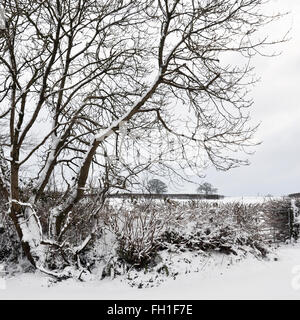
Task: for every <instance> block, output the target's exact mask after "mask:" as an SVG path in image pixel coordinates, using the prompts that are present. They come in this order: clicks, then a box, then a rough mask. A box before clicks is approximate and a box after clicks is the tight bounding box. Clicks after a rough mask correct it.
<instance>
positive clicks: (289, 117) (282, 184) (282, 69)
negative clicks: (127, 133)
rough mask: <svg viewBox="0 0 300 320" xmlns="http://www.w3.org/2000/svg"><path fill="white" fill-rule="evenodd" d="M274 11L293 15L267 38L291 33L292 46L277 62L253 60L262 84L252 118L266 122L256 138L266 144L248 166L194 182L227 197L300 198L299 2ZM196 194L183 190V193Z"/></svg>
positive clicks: (283, 2) (277, 0) (284, 0)
mask: <svg viewBox="0 0 300 320" xmlns="http://www.w3.org/2000/svg"><path fill="white" fill-rule="evenodd" d="M271 9H274V11H278V10H280V11H281V12H286V11H290V14H289V15H288V16H287V17H285V18H284V19H283V20H282V21H281V22H280V23H276V26H274V27H272V29H271V30H270V34H269V35H270V36H275V37H276V36H279V37H280V36H281V35H283V34H284V33H285V31H288V30H289V29H291V31H290V35H289V37H291V40H290V41H289V42H288V43H285V44H284V45H281V47H280V50H281V51H282V54H281V55H280V56H279V57H275V58H264V57H259V58H256V59H255V67H256V74H257V75H258V76H259V77H261V81H260V82H259V83H258V84H257V85H256V87H255V89H254V90H253V92H252V97H253V98H254V106H253V109H252V118H253V120H255V121H258V122H259V121H261V122H262V123H261V126H260V128H259V130H258V132H257V134H256V138H257V139H258V140H260V141H262V142H263V143H262V144H261V145H260V146H257V147H256V153H255V155H253V156H249V160H250V162H251V164H250V166H247V167H241V168H236V169H232V170H231V171H228V172H216V170H214V169H209V170H208V171H206V178H205V179H203V180H199V179H198V180H196V181H198V182H203V181H204V180H205V181H209V182H211V183H212V184H213V185H214V186H216V187H217V188H218V189H219V193H221V194H224V195H228V196H247V195H248V196H256V195H267V194H272V195H274V196H277V195H286V194H288V193H294V192H300V103H299V95H300V1H299V0H273V1H272V3H271ZM195 189H196V186H195V185H193V184H185V185H184V187H183V188H182V189H181V190H180V191H182V192H195ZM170 191H171V190H170ZM177 191H178V190H177Z"/></svg>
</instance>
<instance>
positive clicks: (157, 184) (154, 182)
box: [148, 179, 168, 194]
mask: <svg viewBox="0 0 300 320" xmlns="http://www.w3.org/2000/svg"><path fill="white" fill-rule="evenodd" d="M148 190H149V192H151V193H158V194H160V193H166V192H167V191H168V188H167V185H166V184H165V183H164V182H162V181H161V180H159V179H151V180H150V181H149V182H148Z"/></svg>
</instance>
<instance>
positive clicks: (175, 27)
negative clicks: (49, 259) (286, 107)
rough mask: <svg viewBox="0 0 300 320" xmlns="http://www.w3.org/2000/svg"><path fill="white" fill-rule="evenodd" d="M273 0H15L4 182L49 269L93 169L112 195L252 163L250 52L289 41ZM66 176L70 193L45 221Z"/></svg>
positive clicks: (0, 39)
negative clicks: (157, 174) (49, 195)
mask: <svg viewBox="0 0 300 320" xmlns="http://www.w3.org/2000/svg"><path fill="white" fill-rule="evenodd" d="M264 2H265V1H262V0H222V1H221V0H204V1H196V0H168V1H167V0H139V1H135V0H123V1H119V0H118V1H117V0H111V1H99V0H97V1H96V0H85V1H82V0H68V1H65V0H63V1H48V0H44V1H29V0H22V1H19V0H2V6H3V9H4V14H3V15H1V17H2V22H1V34H0V52H1V55H0V125H1V128H2V132H1V134H3V135H4V136H5V137H6V139H5V141H4V142H3V144H2V145H1V148H2V149H1V155H0V160H1V170H0V173H1V175H0V189H1V193H2V194H4V195H5V197H6V198H7V202H8V203H9V210H8V213H9V215H10V217H11V219H12V220H13V222H14V225H15V228H16V230H17V233H18V235H19V238H20V239H21V241H22V246H23V249H24V252H25V254H26V256H27V257H28V259H29V260H30V261H31V263H32V264H33V265H34V266H35V267H37V268H39V269H41V270H43V271H45V272H50V271H46V270H45V259H46V251H47V248H49V247H54V248H58V249H59V250H63V248H64V245H65V244H66V242H65V239H64V234H65V231H66V230H67V229H68V227H69V225H70V223H71V222H70V221H72V219H71V218H70V217H72V210H73V209H74V206H75V205H76V203H78V201H79V200H80V199H81V198H82V197H83V195H84V192H85V190H86V186H87V181H88V179H89V177H91V176H92V173H95V174H96V175H97V176H98V177H100V178H99V179H98V180H99V187H100V188H101V192H103V193H105V192H106V191H107V190H108V189H109V188H111V187H115V188H125V187H126V184H127V183H128V182H129V181H130V180H131V179H133V180H134V179H135V177H136V176H137V175H138V174H139V173H140V172H142V171H143V170H145V169H148V170H150V171H151V170H155V168H159V167H160V168H161V170H166V171H168V172H170V173H171V172H173V173H174V174H178V175H180V174H181V173H180V172H181V170H182V169H183V168H185V167H188V168H190V169H192V170H194V171H197V170H199V168H202V166H203V165H205V164H206V163H207V162H210V163H212V164H213V165H214V166H216V167H217V168H218V169H223V170H227V169H229V168H232V167H234V166H237V165H240V164H243V163H245V161H244V160H240V159H236V157H235V156H234V155H233V152H235V151H238V150H241V149H243V148H245V147H247V146H249V145H252V144H253V143H252V140H251V139H252V135H253V133H254V131H255V127H251V126H250V125H249V122H248V120H249V114H248V108H249V107H250V106H251V104H252V101H251V100H249V98H248V95H247V93H248V92H247V91H248V87H249V85H250V84H252V83H253V82H254V81H255V79H254V78H253V77H252V67H251V65H250V64H249V60H250V58H251V57H252V56H253V55H255V54H256V53H259V50H260V49H261V48H263V47H264V46H267V45H269V44H274V43H276V42H272V41H271V40H268V39H267V38H262V39H260V37H259V35H257V33H258V31H259V29H260V27H262V26H263V25H265V24H268V23H270V22H272V21H274V20H275V19H276V18H278V17H279V16H267V15H265V14H264V13H263V11H261V10H262V5H263V3H264ZM3 20H4V21H3ZM229 54H232V55H233V59H232V60H231V61H230V57H231V56H230V55H229ZM238 57H241V59H244V60H239V61H241V62H243V61H244V63H235V61H236V60H237V58H238ZM233 60H234V61H233ZM124 124H126V130H125V131H126V134H124ZM124 150H125V152H124ZM131 152H132V153H131ZM6 167H9V171H7V170H6V169H5V168H6ZM94 176H95V175H94ZM54 177H55V181H56V182H55V183H60V187H59V188H60V190H64V193H63V196H62V197H61V198H60V199H59V200H58V201H57V203H56V204H55V205H54V206H53V207H52V208H51V209H49V211H48V212H46V213H43V214H44V215H46V217H47V221H46V225H42V223H41V214H42V213H41V212H38V211H37V209H36V208H37V206H36V205H37V203H38V202H39V201H40V199H41V198H42V196H43V194H44V192H45V191H46V190H47V188H48V189H49V185H51V183H52V182H51V181H53V179H54ZM57 181H58V182H57ZM24 189H26V190H27V193H25V194H26V195H24V192H22V190H24ZM28 193H29V194H28ZM90 239H91V237H90V236H88V237H87V238H86V239H84V241H83V243H82V244H81V245H80V246H77V247H76V248H72V250H73V252H74V253H75V254H78V253H79V252H80V250H82V249H84V247H85V246H86V244H87V243H88V242H89V240H90Z"/></svg>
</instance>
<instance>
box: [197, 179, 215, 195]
mask: <svg viewBox="0 0 300 320" xmlns="http://www.w3.org/2000/svg"><path fill="white" fill-rule="evenodd" d="M197 192H198V193H204V194H205V195H206V196H207V195H209V194H215V193H217V192H218V189H217V188H214V187H213V186H212V184H211V183H209V182H204V183H202V184H200V185H199V187H198V188H197Z"/></svg>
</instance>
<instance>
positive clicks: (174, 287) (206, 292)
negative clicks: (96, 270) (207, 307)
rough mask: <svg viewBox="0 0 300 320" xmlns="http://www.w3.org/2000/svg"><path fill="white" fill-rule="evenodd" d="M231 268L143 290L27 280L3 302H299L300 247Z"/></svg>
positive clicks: (11, 282) (9, 289)
mask: <svg viewBox="0 0 300 320" xmlns="http://www.w3.org/2000/svg"><path fill="white" fill-rule="evenodd" d="M226 257H227V258H226V259H228V256H226ZM227 262H228V260H225V262H224V260H223V259H222V263H220V262H219V263H217V264H215V265H210V264H207V265H206V267H205V265H203V266H201V268H200V272H197V273H189V274H182V275H180V276H178V277H177V278H176V280H174V279H167V280H166V281H165V282H164V283H162V284H161V285H160V286H159V287H154V288H143V289H138V288H136V287H135V288H131V287H130V286H129V285H128V283H125V282H121V280H120V279H115V280H110V279H104V280H102V281H100V280H97V281H96V280H94V281H88V282H79V281H75V280H67V281H64V282H61V283H58V284H55V285H51V286H49V278H47V277H46V276H45V275H42V274H39V273H36V274H22V275H18V276H15V277H13V278H10V279H7V280H6V289H2V290H1V289H0V299H100V300H101V299H109V300H118V299H126V300H131V299H132V300H137V299H150V300H161V299H192V300H198V299H300V244H299V243H298V244H293V245H292V244H289V245H282V246H281V247H280V248H279V249H278V250H277V251H276V258H275V256H272V257H271V258H270V259H269V261H267V260H257V259H255V258H254V257H249V258H246V259H244V260H242V261H240V262H237V263H234V264H233V265H230V266H228V265H227Z"/></svg>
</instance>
